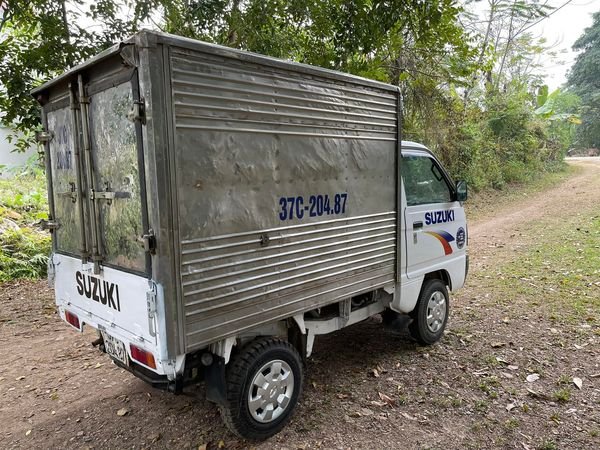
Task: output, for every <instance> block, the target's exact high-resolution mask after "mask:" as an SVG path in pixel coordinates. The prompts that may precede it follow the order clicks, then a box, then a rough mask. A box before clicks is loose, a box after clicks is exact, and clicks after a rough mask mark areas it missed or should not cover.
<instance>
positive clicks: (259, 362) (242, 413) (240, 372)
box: [221, 338, 303, 439]
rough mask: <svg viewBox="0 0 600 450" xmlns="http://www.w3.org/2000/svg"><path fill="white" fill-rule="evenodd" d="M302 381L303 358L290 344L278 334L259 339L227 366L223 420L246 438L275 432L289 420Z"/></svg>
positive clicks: (263, 437)
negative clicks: (273, 336)
mask: <svg viewBox="0 0 600 450" xmlns="http://www.w3.org/2000/svg"><path fill="white" fill-rule="evenodd" d="M302 382H303V373H302V361H301V359H300V355H299V354H298V352H297V351H296V349H295V348H294V347H293V346H292V345H291V344H289V343H288V342H286V341H283V340H281V339H277V338H261V339H257V340H255V341H253V342H251V343H250V344H248V345H247V346H246V347H244V348H243V349H242V350H241V351H240V352H239V353H238V354H237V355H235V356H234V357H233V360H232V361H231V363H230V365H229V367H228V370H227V400H226V402H225V404H224V405H223V406H222V407H221V415H222V416H223V420H224V421H225V423H226V424H227V426H228V427H229V429H230V430H231V431H232V432H234V433H235V434H237V435H238V436H241V437H243V438H246V439H266V438H268V437H270V436H273V435H274V434H276V433H278V432H279V431H280V430H281V429H282V428H283V427H284V426H285V424H286V423H287V422H288V421H289V420H290V418H291V416H292V414H293V411H294V409H295V407H296V404H297V403H298V398H299V397H300V394H301V393H302Z"/></svg>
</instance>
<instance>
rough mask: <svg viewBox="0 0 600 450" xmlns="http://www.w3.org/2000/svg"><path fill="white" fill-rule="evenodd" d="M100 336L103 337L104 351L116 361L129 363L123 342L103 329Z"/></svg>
mask: <svg viewBox="0 0 600 450" xmlns="http://www.w3.org/2000/svg"><path fill="white" fill-rule="evenodd" d="M102 337H103V338H104V349H105V350H106V353H108V355H109V356H110V357H112V358H114V359H116V360H117V361H120V362H122V363H123V364H125V365H129V359H128V357H127V350H125V344H124V343H123V342H122V341H120V340H119V339H117V338H115V337H113V336H111V335H110V334H108V333H106V332H105V331H103V332H102Z"/></svg>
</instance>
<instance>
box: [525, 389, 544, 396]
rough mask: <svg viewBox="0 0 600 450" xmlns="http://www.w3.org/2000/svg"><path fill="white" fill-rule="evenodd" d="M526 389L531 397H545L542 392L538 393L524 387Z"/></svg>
mask: <svg viewBox="0 0 600 450" xmlns="http://www.w3.org/2000/svg"><path fill="white" fill-rule="evenodd" d="M525 389H526V390H527V392H529V395H531V396H532V397H536V398H547V396H546V395H544V394H540V393H539V392H536V391H534V390H533V389H529V388H525Z"/></svg>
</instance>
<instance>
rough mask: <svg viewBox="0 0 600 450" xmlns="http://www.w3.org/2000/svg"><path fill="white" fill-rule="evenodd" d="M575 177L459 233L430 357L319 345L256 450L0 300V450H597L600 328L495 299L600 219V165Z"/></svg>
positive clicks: (530, 302) (19, 298)
mask: <svg viewBox="0 0 600 450" xmlns="http://www.w3.org/2000/svg"><path fill="white" fill-rule="evenodd" d="M572 164H575V165H577V166H578V167H579V168H580V169H579V170H578V171H577V172H576V173H575V174H574V175H573V176H572V177H570V178H569V179H568V180H566V181H564V182H562V183H561V184H560V185H558V186H555V187H552V188H550V189H548V190H546V191H544V192H542V193H539V194H536V195H530V196H528V197H524V198H523V199H522V200H519V201H518V202H516V203H513V204H511V205H506V206H505V207H503V208H502V209H500V210H497V211H489V212H488V213H487V214H486V216H487V217H484V218H483V219H480V220H478V221H477V222H475V223H473V222H471V223H470V242H469V243H470V252H471V255H472V256H471V259H472V266H471V267H472V272H471V274H470V279H469V281H468V287H467V288H465V289H464V290H462V291H461V292H459V293H457V294H456V295H455V296H454V298H453V300H452V302H453V303H452V305H453V309H452V317H451V322H450V324H449V327H448V329H447V332H446V335H445V336H444V338H443V339H442V341H441V342H440V343H439V344H437V345H435V346H433V347H428V348H422V347H417V346H416V345H415V344H414V343H413V342H411V341H410V340H409V339H407V338H406V337H405V336H402V335H398V334H395V333H393V332H390V331H386V330H384V329H383V328H382V326H381V325H380V324H379V323H377V321H376V320H369V321H367V322H364V323H362V324H359V325H356V326H353V327H350V328H348V329H346V330H342V331H341V332H339V333H336V334H334V335H330V336H325V337H323V338H319V339H317V341H316V344H315V350H314V353H313V357H312V358H311V360H310V362H309V364H308V376H307V383H306V388H305V392H304V397H303V399H302V401H301V404H300V407H299V409H298V411H297V413H296V415H295V418H294V419H293V421H292V423H291V424H290V425H289V426H288V427H287V428H286V429H285V430H284V431H283V432H281V433H280V434H279V435H277V436H276V437H274V438H272V439H270V440H269V441H267V442H264V443H261V444H253V443H247V442H243V441H239V440H237V439H236V438H235V437H233V436H232V435H231V434H229V433H228V432H227V430H226V429H225V428H224V426H223V425H222V423H221V420H220V418H219V416H218V412H217V410H216V408H215V407H213V406H212V405H210V404H208V403H206V402H205V401H204V400H203V388H202V387H201V386H200V387H198V389H196V390H190V392H189V393H187V394H186V395H182V396H173V395H170V394H166V393H162V392H159V391H156V390H153V389H152V388H150V387H148V386H147V385H146V384H144V383H143V382H142V381H139V380H137V379H136V378H134V377H133V376H131V375H129V374H128V373H126V372H124V371H123V370H121V369H118V368H117V367H116V366H114V365H113V364H112V363H111V362H110V361H109V360H108V358H107V357H105V356H104V355H102V354H100V353H99V352H98V351H97V350H95V349H93V348H92V347H91V345H90V342H91V340H92V339H93V338H94V337H95V335H94V334H93V333H92V332H91V331H87V332H85V333H83V334H82V335H79V334H77V333H76V332H73V331H71V330H70V329H69V328H68V326H67V325H66V324H64V323H61V322H60V321H59V320H58V319H57V317H56V315H55V313H54V307H53V298H52V292H51V291H50V290H49V288H48V287H47V286H46V284H45V283H44V282H20V283H12V284H6V285H3V286H0V361H1V363H0V394H1V397H0V398H1V400H0V443H1V444H0V447H2V448H86V447H87V448H102V449H105V448H171V449H172V448H193V449H196V448H198V447H199V446H201V445H203V444H206V445H207V446H208V448H209V449H211V448H223V447H224V448H246V447H252V446H255V447H257V448H265V449H266V448H280V449H283V448H287V449H298V448H303V449H308V448H327V449H329V448H370V449H371V448H410V449H412V448H444V449H464V448H473V449H475V448H511V449H512V448H520V449H524V450H528V449H547V450H550V449H554V448H561V449H563V448H565V449H571V448H572V449H576V448H578V449H579V448H600V325H599V324H600V322H599V321H598V320H597V318H591V319H590V321H589V322H588V323H580V322H577V321H575V322H573V323H562V322H561V321H560V320H558V321H557V320H556V317H555V315H556V311H554V312H553V311H546V309H545V308H544V303H543V297H544V292H542V291H540V295H539V296H538V297H537V298H531V296H525V295H519V294H518V292H517V290H514V291H513V290H511V289H508V290H506V289H505V290H501V289H500V288H499V287H498V285H497V284H495V282H496V279H497V278H499V277H503V275H500V274H499V272H498V270H499V268H500V267H502V265H504V264H510V263H511V261H512V262H514V261H518V260H519V258H521V257H522V256H523V255H525V254H527V252H528V251H531V249H532V248H534V246H535V245H537V244H538V243H539V242H540V240H541V239H543V240H546V241H547V240H548V239H550V238H554V239H560V236H554V237H553V236H552V233H550V231H551V230H553V229H554V228H555V227H560V226H561V223H562V222H563V221H565V220H568V219H570V218H572V217H576V216H577V215H578V214H580V215H581V214H583V215H585V214H596V216H600V207H599V206H598V204H599V202H600V161H598V160H597V159H586V160H583V161H573V162H572ZM540 230H542V232H541V231H540ZM543 230H548V231H549V233H548V234H546V233H544V232H543ZM599 244H600V242H599ZM599 248H600V247H599ZM599 251H600V250H599ZM598 269H599V268H596V269H595V272H593V271H592V272H591V273H592V274H594V273H595V274H596V275H595V276H596V278H597V279H596V281H599V280H598V278H600V275H598V274H599V273H600V271H599V270H598ZM517 282H518V281H517ZM599 286H600V284H599ZM595 292H598V294H599V295H598V300H597V301H598V302H600V289H598V290H597V291H595ZM553 314H554V315H553ZM373 369H377V376H374V372H373ZM528 375H535V376H538V377H539V380H533V381H531V382H528V381H527V376H528ZM535 376H534V377H533V378H535ZM573 377H577V378H578V379H580V380H582V384H583V386H582V389H581V390H579V389H578V388H577V387H576V386H574V385H573V384H572V381H571V380H572V378H573ZM530 378H531V377H530ZM563 391H564V392H563ZM561 392H562V394H561ZM380 393H381V394H385V395H386V396H389V397H390V398H392V399H393V403H392V404H388V403H386V402H385V401H382V399H381V397H380ZM566 393H568V394H569V395H568V396H567V394H566ZM561 395H562V397H561ZM567 397H568V398H567ZM384 398H385V397H384ZM119 410H122V411H121V412H125V415H118V414H117V412H118V411H119Z"/></svg>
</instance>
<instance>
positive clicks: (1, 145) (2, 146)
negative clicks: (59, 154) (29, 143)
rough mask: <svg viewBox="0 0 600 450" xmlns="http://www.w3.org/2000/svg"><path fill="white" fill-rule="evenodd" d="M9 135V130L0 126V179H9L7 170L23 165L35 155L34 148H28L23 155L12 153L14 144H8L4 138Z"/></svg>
mask: <svg viewBox="0 0 600 450" xmlns="http://www.w3.org/2000/svg"><path fill="white" fill-rule="evenodd" d="M9 134H11V130H10V129H8V128H5V127H3V126H2V125H0V166H2V165H5V166H6V167H4V168H0V178H10V177H11V176H12V174H13V173H12V171H10V170H9V169H11V168H14V167H19V166H22V165H24V164H25V163H26V162H27V160H28V159H29V158H31V156H33V155H35V154H36V153H37V149H36V148H35V147H32V148H30V149H29V150H27V151H26V152H24V153H17V152H13V151H12V150H14V148H15V147H14V143H9V142H8V141H7V140H6V137H7V136H8V135H9Z"/></svg>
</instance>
